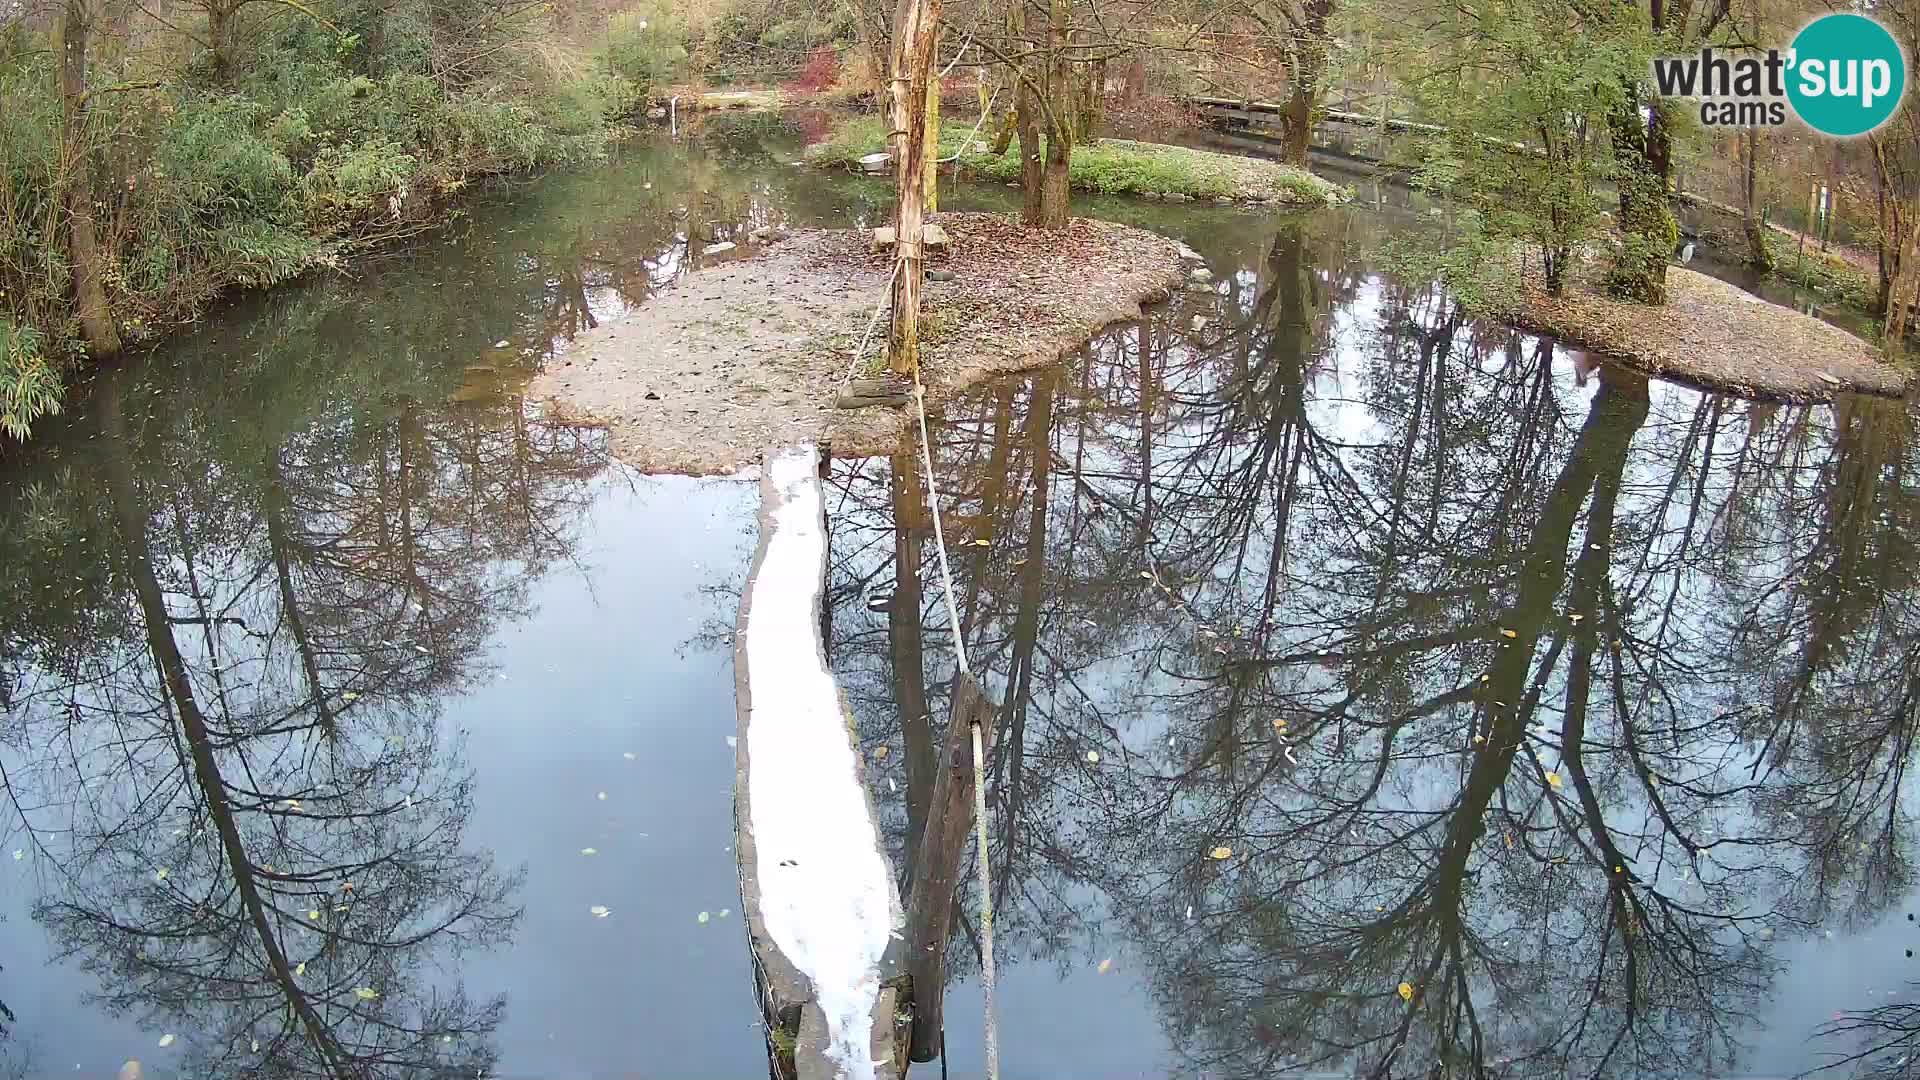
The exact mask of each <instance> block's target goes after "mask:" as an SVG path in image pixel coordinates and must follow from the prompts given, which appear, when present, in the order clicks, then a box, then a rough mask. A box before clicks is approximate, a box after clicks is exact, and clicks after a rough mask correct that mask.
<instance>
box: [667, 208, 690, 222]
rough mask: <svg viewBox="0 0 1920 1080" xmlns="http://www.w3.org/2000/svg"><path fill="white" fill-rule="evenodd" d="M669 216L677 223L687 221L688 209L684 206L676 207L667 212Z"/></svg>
mask: <svg viewBox="0 0 1920 1080" xmlns="http://www.w3.org/2000/svg"><path fill="white" fill-rule="evenodd" d="M667 216H668V217H670V218H672V219H674V220H675V221H685V220H687V208H686V207H684V206H676V207H674V208H673V209H671V210H669V211H667Z"/></svg>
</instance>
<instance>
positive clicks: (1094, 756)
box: [1087, 750, 1100, 765]
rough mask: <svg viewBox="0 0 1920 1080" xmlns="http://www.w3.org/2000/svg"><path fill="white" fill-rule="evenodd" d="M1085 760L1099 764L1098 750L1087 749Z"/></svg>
mask: <svg viewBox="0 0 1920 1080" xmlns="http://www.w3.org/2000/svg"><path fill="white" fill-rule="evenodd" d="M1087 761H1089V762H1090V763H1092V764H1094V765H1098V764H1100V751H1098V750H1089V751H1087Z"/></svg>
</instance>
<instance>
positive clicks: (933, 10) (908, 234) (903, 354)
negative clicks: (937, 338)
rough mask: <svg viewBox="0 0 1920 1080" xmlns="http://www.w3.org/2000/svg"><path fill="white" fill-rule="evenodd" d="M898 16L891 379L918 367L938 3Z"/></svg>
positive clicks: (917, 5)
mask: <svg viewBox="0 0 1920 1080" xmlns="http://www.w3.org/2000/svg"><path fill="white" fill-rule="evenodd" d="M901 16H902V19H901V23H900V25H898V26H896V27H895V28H894V42H895V47H894V71H893V83H892V86H893V96H894V111H895V113H896V115H898V116H900V117H901V118H903V119H904V120H905V124H904V125H903V126H902V127H901V128H900V129H898V130H900V131H901V132H902V134H901V135H900V137H899V138H897V139H896V140H895V142H896V144H897V145H899V146H900V156H899V157H898V158H897V161H898V162H899V170H898V173H897V175H896V177H895V184H894V193H895V198H896V202H897V205H896V207H895V213H894V226H893V235H894V243H893V252H894V275H893V294H892V306H893V320H892V324H891V326H890V328H889V330H888V334H887V368H888V370H890V371H892V372H893V373H894V374H896V375H915V374H916V373H917V372H918V370H919V367H920V292H921V287H922V286H923V285H924V284H925V276H926V255H925V251H924V248H923V244H924V240H925V232H926V208H925V205H924V203H925V199H926V171H927V168H928V164H927V162H928V157H927V140H926V130H927V84H928V82H929V81H930V80H931V79H932V78H933V76H934V71H933V60H934V53H933V48H934V39H935V38H936V37H937V36H938V33H939V27H940V0H905V2H904V3H903V4H902V10H901Z"/></svg>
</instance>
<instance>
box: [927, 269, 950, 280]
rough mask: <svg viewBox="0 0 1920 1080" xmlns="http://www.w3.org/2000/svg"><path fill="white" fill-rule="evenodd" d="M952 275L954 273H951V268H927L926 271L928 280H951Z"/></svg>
mask: <svg viewBox="0 0 1920 1080" xmlns="http://www.w3.org/2000/svg"><path fill="white" fill-rule="evenodd" d="M953 277H954V274H953V271H951V270H929V271H927V280H928V281H952V280H953Z"/></svg>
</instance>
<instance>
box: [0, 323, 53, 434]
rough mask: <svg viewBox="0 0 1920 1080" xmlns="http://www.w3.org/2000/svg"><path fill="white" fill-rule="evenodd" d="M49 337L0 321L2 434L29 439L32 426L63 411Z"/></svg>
mask: <svg viewBox="0 0 1920 1080" xmlns="http://www.w3.org/2000/svg"><path fill="white" fill-rule="evenodd" d="M46 344H47V342H46V336H45V335H43V334H41V333H40V332H39V331H38V330H35V329H34V328H33V327H31V326H16V325H14V324H13V323H11V322H8V321H7V320H6V319H4V318H0V431H4V432H5V433H7V434H8V435H11V436H13V437H14V438H16V439H24V438H26V437H27V429H28V425H30V424H32V423H33V421H35V420H37V419H39V418H40V417H42V416H48V415H51V414H53V413H57V412H59V411H60V372H59V371H58V370H57V369H56V368H55V367H54V364H53V362H52V361H51V360H49V359H48V357H47V353H46Z"/></svg>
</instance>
